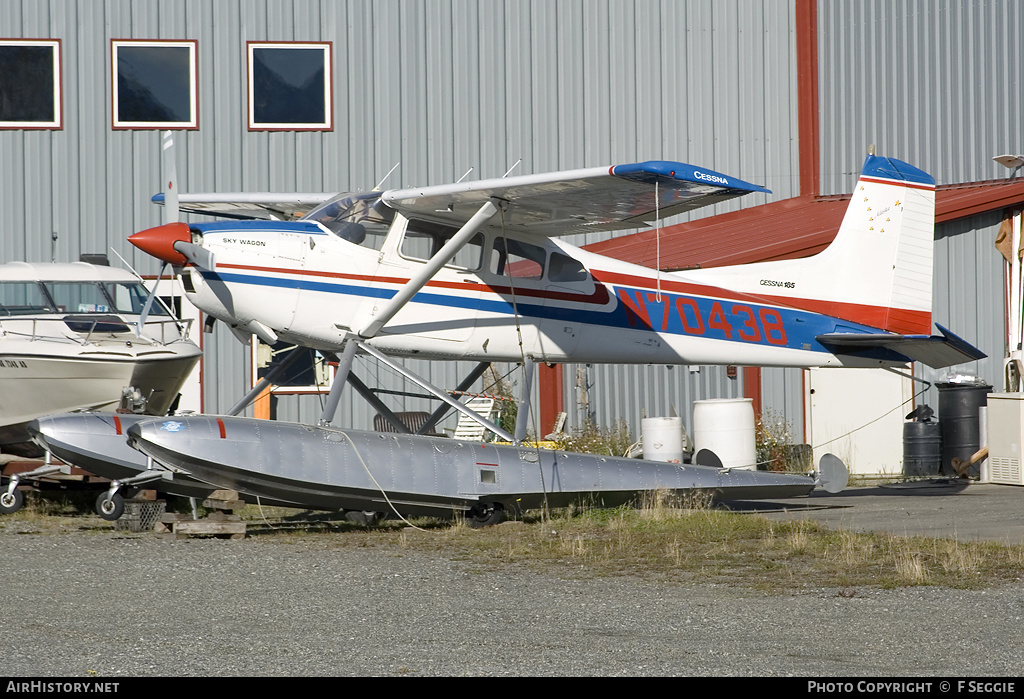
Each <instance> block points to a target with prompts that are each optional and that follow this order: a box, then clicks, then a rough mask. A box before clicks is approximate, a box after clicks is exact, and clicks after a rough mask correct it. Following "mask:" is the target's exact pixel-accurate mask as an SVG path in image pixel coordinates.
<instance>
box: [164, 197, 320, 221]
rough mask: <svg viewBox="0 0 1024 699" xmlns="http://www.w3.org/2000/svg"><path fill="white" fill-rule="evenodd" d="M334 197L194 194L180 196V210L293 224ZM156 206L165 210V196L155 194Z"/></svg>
mask: <svg viewBox="0 0 1024 699" xmlns="http://www.w3.org/2000/svg"><path fill="white" fill-rule="evenodd" d="M334 196H337V192H310V193H295V192H290V193H281V192H218V193H213V194H206V193H199V192H191V193H187V194H179V195H178V208H179V209H180V210H181V211H186V212H188V213H193V214H203V215H206V216H222V217H224V218H240V219H252V218H258V219H274V220H280V221H290V220H293V219H298V218H302V216H304V215H305V214H306V213H308V212H309V211H310V210H311V209H313V208H314V207H317V206H319V205H320V204H323V203H324V202H325V201H327V200H329V199H331V198H332V197H334ZM153 203H154V204H160V205H161V206H162V205H163V204H164V193H163V192H160V193H159V194H154V195H153Z"/></svg>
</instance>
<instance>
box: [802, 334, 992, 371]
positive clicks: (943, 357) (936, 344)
mask: <svg viewBox="0 0 1024 699" xmlns="http://www.w3.org/2000/svg"><path fill="white" fill-rule="evenodd" d="M936 327H938V329H939V331H940V332H941V333H942V336H941V337H940V336H937V335H932V336H929V335H892V334H889V333H880V334H864V335H859V334H856V333H829V334H827V335H818V336H817V337H816V338H814V339H816V340H817V341H818V342H820V343H821V344H823V345H825V346H826V347H828V348H829V349H830V350H833V351H835V352H836V353H837V354H851V355H857V354H865V353H869V352H871V351H877V350H880V349H881V350H889V351H891V352H895V353H897V354H899V355H902V356H904V357H906V358H907V360H908V361H910V360H914V361H915V362H922V363H924V364H927V365H928V366H930V367H931V368H933V369H942V368H944V367H948V366H953V365H954V364H963V363H964V362H973V361H975V360H978V359H984V358H985V357H986V356H987V355H986V354H985V353H984V352H982V351H981V350H979V349H978V348H977V347H974V346H973V345H971V344H970V343H969V342H967V341H966V340H964V339H963V338H960V337H958V336H956V335H954V334H953V333H951V332H950V331H949V330H947V329H946V328H944V327H942V326H941V325H938V324H937V323H936Z"/></svg>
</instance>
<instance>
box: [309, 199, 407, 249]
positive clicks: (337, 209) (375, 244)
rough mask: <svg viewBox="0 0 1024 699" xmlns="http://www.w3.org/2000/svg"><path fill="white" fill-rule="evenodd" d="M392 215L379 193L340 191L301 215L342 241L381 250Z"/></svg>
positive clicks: (393, 215)
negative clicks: (340, 192)
mask: <svg viewBox="0 0 1024 699" xmlns="http://www.w3.org/2000/svg"><path fill="white" fill-rule="evenodd" d="M394 217H395V212H394V210H393V209H391V208H389V207H388V206H386V205H385V204H384V202H382V201H381V200H380V194H379V193H378V192H368V193H366V194H339V195H338V196H336V197H334V198H333V199H331V200H330V201H328V202H326V203H324V204H321V205H320V206H318V207H317V208H315V209H313V210H312V211H310V212H309V213H308V214H306V215H305V216H303V217H302V218H303V220H306V221H316V222H317V223H321V224H323V225H324V227H326V228H327V229H328V230H330V231H331V232H332V233H334V234H335V235H337V236H338V237H339V238H342V239H343V240H347V241H348V242H350V243H354V244H356V245H362V246H364V247H368V248H373V249H374V250H380V249H381V247H382V246H383V245H384V238H385V237H387V234H388V228H390V227H391V221H392V219H394Z"/></svg>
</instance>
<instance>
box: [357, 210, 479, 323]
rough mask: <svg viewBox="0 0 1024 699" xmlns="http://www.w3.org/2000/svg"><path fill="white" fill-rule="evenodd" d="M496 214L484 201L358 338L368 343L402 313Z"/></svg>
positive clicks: (386, 304)
mask: <svg viewBox="0 0 1024 699" xmlns="http://www.w3.org/2000/svg"><path fill="white" fill-rule="evenodd" d="M496 213H498V206H497V204H495V200H494V199H493V198H492V199H490V200H488V201H486V202H484V204H483V206H481V207H480V209H479V210H478V211H477V212H476V213H475V214H473V217H472V218H470V219H469V220H468V221H466V223H465V225H463V226H462V228H460V229H459V231H458V233H456V234H455V235H453V236H452V237H451V239H450V240H449V241H448V242H447V243H445V244H444V247H442V248H441V249H440V250H438V251H437V253H436V254H435V255H434V256H433V257H431V258H430V259H429V260H428V261H427V263H426V264H424V265H423V267H422V269H420V271H419V272H418V273H417V274H416V275H415V276H413V277H412V279H410V280H409V281H408V282H407V283H406V284H405V286H403V287H402V288H401V289H399V290H398V293H397V294H395V295H394V296H392V297H391V299H390V300H389V301H388V302H387V303H385V304H384V307H383V308H382V309H381V310H380V311H379V312H378V313H377V315H376V316H374V318H373V320H371V321H370V322H369V323H367V325H366V327H364V328H363V329H362V330H360V331H359V333H358V334H359V336H360V337H361V338H363V339H364V340H369V339H370V338H372V337H374V336H375V335H376V334H377V333H379V332H380V330H381V328H383V327H384V326H385V325H386V324H387V322H388V321H389V320H391V319H392V318H393V317H394V316H395V314H396V313H398V312H399V311H400V310H402V307H403V306H405V304H407V303H408V302H409V299H411V298H412V297H413V296H415V295H416V294H417V293H418V292H419V290H420V289H422V288H423V287H424V286H426V284H427V282H429V281H430V280H431V278H432V277H433V276H434V275H435V274H437V272H438V270H440V269H441V268H442V267H444V266H445V265H446V264H448V262H449V261H451V259H452V258H453V257H455V253H457V252H458V251H459V250H461V249H462V248H463V246H465V245H466V243H468V242H469V240H470V238H472V237H473V236H474V235H476V232H477V231H478V230H480V228H481V227H482V226H483V225H484V224H485V223H487V221H488V220H489V219H490V218H491V217H492V216H494V214H496Z"/></svg>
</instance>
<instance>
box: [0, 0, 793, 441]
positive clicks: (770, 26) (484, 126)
mask: <svg viewBox="0 0 1024 699" xmlns="http://www.w3.org/2000/svg"><path fill="white" fill-rule="evenodd" d="M0 36H3V37H11V38H17V37H25V38H59V39H61V41H62V51H63V60H62V64H63V70H64V73H63V84H64V128H63V129H62V130H60V131H2V132H0V153H2V154H3V158H4V162H5V167H4V168H3V171H2V174H0V177H2V178H3V182H2V186H0V210H3V211H4V212H5V215H4V217H3V223H2V224H0V225H2V229H0V231H2V233H3V235H2V236H0V254H2V256H3V258H4V259H5V260H14V259H27V260H34V261H38V260H49V259H50V256H51V243H50V234H51V232H52V231H56V232H57V233H58V235H59V239H58V241H57V245H56V257H57V259H59V260H68V259H77V257H78V256H79V254H80V253H82V252H96V251H104V250H108V249H113V250H115V251H117V252H119V253H120V254H122V255H124V256H125V257H126V258H127V259H128V260H129V261H130V262H131V263H132V264H133V265H135V266H136V267H137V269H139V271H140V272H142V273H144V274H146V273H148V274H152V273H155V272H156V271H157V265H156V264H155V263H154V261H152V260H150V259H147V258H146V257H145V256H144V255H142V254H140V253H137V252H136V251H135V250H134V249H133V248H131V246H129V245H128V244H126V243H125V238H126V237H127V236H128V235H129V234H130V233H132V232H134V231H136V230H140V229H142V228H146V227H149V226H152V225H156V224H157V223H159V222H160V221H159V211H158V210H157V209H156V207H154V206H152V205H151V204H150V203H149V198H150V196H151V195H152V194H153V193H154V192H155V191H157V190H158V189H159V188H160V179H161V178H160V174H159V173H160V165H159V138H160V137H159V134H158V132H156V131H114V130H112V129H111V125H110V124H111V117H110V99H111V97H110V80H111V79H110V44H109V42H110V39H112V38H114V39H132V38H134V39H195V40H196V41H198V67H199V68H198V69H199V129H198V130H196V131H188V132H180V133H179V134H178V136H177V143H178V173H179V178H180V180H181V186H182V188H183V189H184V190H185V191H217V190H219V191H238V190H242V191H246V190H248V191H257V190H260V191H262V190H276V191H321V190H322V191H340V190H349V189H368V188H370V187H372V186H373V185H374V184H375V183H376V182H377V181H378V180H379V179H380V178H381V177H382V176H383V175H384V174H385V173H386V172H387V171H388V170H389V169H390V168H391V167H392V166H393V165H394V164H395V163H398V162H401V166H400V168H399V169H398V170H397V171H396V173H395V174H394V175H393V176H392V178H391V179H390V180H389V181H388V185H389V186H409V185H414V184H434V183H440V182H446V181H453V180H455V179H457V178H459V177H460V176H462V174H463V173H464V172H465V171H466V170H468V169H469V168H470V167H473V168H475V169H474V171H473V173H472V174H471V175H470V177H471V178H483V177H494V176H500V175H501V174H503V173H504V172H505V171H506V170H507V169H508V168H509V167H511V166H512V165H513V164H515V163H516V162H517V161H518V160H520V159H521V160H522V162H521V163H520V164H519V165H518V167H517V169H516V172H517V173H529V172H543V171H547V170H554V169H560V168H577V167H585V166H594V165H602V164H608V163H612V162H623V161H633V160H640V159H660V158H664V159H674V160H682V161H689V162H694V163H699V164H702V165H705V166H707V167H712V168H714V169H716V170H719V171H722V172H725V173H728V174H731V175H735V176H738V177H741V178H743V179H746V180H749V181H752V182H757V183H764V184H765V185H767V186H768V187H769V188H771V189H772V190H773V191H774V192H775V197H774V198H786V197H789V196H792V195H793V194H795V193H796V192H797V191H798V187H799V183H798V182H797V179H796V174H795V173H796V148H795V143H796V93H795V89H796V88H795V85H796V80H795V71H794V70H793V60H794V58H793V57H794V53H795V50H794V35H793V7H792V6H791V4H789V3H778V2H774V1H772V0H733V1H729V2H722V1H720V0H716V1H711V0H702V1H694V2H685V3H680V2H677V1H676V0H662V1H660V2H650V1H649V0H566V1H562V2H550V1H548V0H535V1H532V2H531V1H528V0H507V1H504V2H503V1H500V0H496V1H494V2H478V1H477V0H402V1H400V2H399V1H398V0H373V1H367V0H350V1H349V2H344V1H339V0H251V1H248V0H241V1H239V2H231V3H229V2H207V1H206V0H161V2H159V3H153V2H147V1H144V0H137V1H131V0H103V1H97V0H50V2H40V1H39V0H8V1H7V2H4V3H2V4H0ZM261 40H275V41H291V40H295V41H330V42H333V51H334V89H335V96H334V118H335V127H334V130H333V131H332V132H328V133H316V132H314V133H270V132H249V131H247V129H246V126H245V124H246V102H245V100H246V62H245V42H246V41H261ZM748 199H750V200H751V201H748V202H745V204H746V205H750V204H758V203H763V202H764V201H765V200H766V199H765V197H763V196H762V197H760V198H759V199H758V200H757V201H754V200H753V199H754V198H753V197H750V198H748ZM735 206H737V204H730V205H727V207H726V208H720V209H719V210H722V211H724V210H727V209H728V208H734V207H735ZM707 213H714V212H711V211H709V212H707ZM575 242H580V243H581V242H589V241H588V239H585V238H581V239H578V240H577V241H575ZM204 349H205V352H206V362H205V373H204V377H205V385H206V401H205V409H206V410H208V411H211V412H212V411H218V410H225V409H227V408H228V407H229V406H230V405H231V404H232V403H233V402H234V400H235V399H236V398H237V397H238V396H239V395H240V394H241V393H242V392H243V390H244V389H245V387H246V386H247V385H248V354H247V351H246V350H245V349H244V348H242V347H241V345H239V344H238V343H237V342H236V341H235V340H234V339H233V338H231V337H230V336H229V335H228V334H227V333H225V332H223V331H222V330H218V331H217V332H215V333H214V334H212V335H207V336H206V337H205V338H204ZM410 366H413V367H414V370H415V371H417V372H419V373H421V374H423V375H427V376H428V377H430V378H432V379H433V380H434V381H436V382H437V383H438V384H439V385H441V386H448V387H451V386H454V385H455V384H456V383H457V381H458V379H459V378H460V377H461V375H463V374H464V373H465V372H467V371H468V370H469V368H470V365H459V366H454V365H452V364H442V363H434V364H429V363H426V362H413V363H411V364H410ZM638 372H639V374H643V375H650V376H652V377H655V376H657V378H652V379H651V385H655V386H659V387H666V390H665V391H664V393H661V392H659V391H651V392H647V394H646V395H644V397H643V400H640V399H639V397H638V395H637V394H636V388H637V374H638ZM362 373H363V374H364V379H365V380H368V381H369V380H370V379H371V378H375V379H377V380H380V381H381V383H382V384H383V385H384V387H387V388H400V387H401V383H402V382H399V381H397V380H396V379H394V378H393V377H391V376H390V375H388V374H386V373H383V372H382V373H380V374H377V373H376V370H375V369H373V368H371V367H367V368H364V369H363V370H362ZM565 373H566V376H567V377H575V374H576V371H575V367H567V368H566V372H565ZM721 373H722V372H720V371H719V370H712V371H707V370H705V371H704V372H702V373H699V374H694V375H692V376H691V375H690V373H689V372H688V371H687V370H686V369H685V368H676V369H672V370H668V369H665V368H664V367H660V368H643V367H641V368H627V369H613V368H601V369H600V371H599V372H598V371H595V372H593V373H592V377H593V381H594V383H593V385H592V388H591V394H592V395H593V397H594V405H595V406H600V407H595V408H594V409H593V412H594V416H595V417H596V418H597V419H598V420H600V421H610V420H613V419H614V418H617V417H623V418H626V419H627V420H630V421H631V422H633V423H634V424H638V420H639V414H640V412H641V411H644V412H646V413H647V414H648V415H651V414H665V413H667V411H668V410H669V409H670V407H671V405H675V406H676V408H677V410H680V411H683V410H684V408H683V404H684V402H689V400H690V399H689V398H688V396H691V395H697V396H701V397H709V396H718V395H734V394H735V390H736V388H735V386H736V382H735V381H730V380H728V379H725V378H724V376H722V377H719V374H721ZM569 380H570V379H567V382H568V381H569ZM670 386H671V387H672V388H668V387H670ZM566 395H567V396H571V395H573V393H572V391H571V387H570V389H569V390H568V391H567V393H566ZM613 397H614V398H613ZM353 401H355V402H354V403H353ZM619 402H622V405H620V404H619ZM413 403H415V401H411V402H410V403H409V405H407V406H403V407H410V408H411V407H414V406H413V405H412V404H413ZM396 405H398V404H397V403H396ZM277 408H278V415H279V417H281V418H282V419H302V420H312V421H315V419H316V418H318V417H319V399H317V398H315V397H301V398H300V397H297V396H283V397H281V399H280V400H279V402H278V406H277ZM367 412H368V411H367V409H366V408H365V407H364V405H363V404H362V403H361V402H360V401H359V400H358V399H356V398H352V396H351V395H349V396H348V397H347V399H346V402H345V404H343V406H342V418H341V421H342V424H351V425H353V426H357V427H365V426H367V425H368V424H369V419H370V418H369V416H368V415H367ZM569 412H570V415H571V416H572V417H573V418H574V419H575V415H576V412H575V411H572V410H570V411H569ZM687 412H688V411H687Z"/></svg>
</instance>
